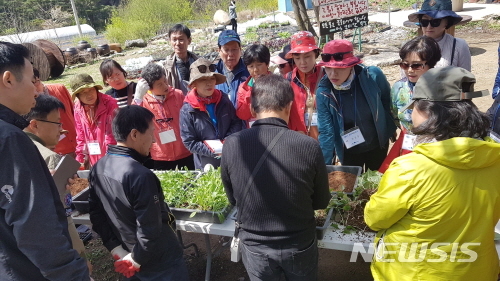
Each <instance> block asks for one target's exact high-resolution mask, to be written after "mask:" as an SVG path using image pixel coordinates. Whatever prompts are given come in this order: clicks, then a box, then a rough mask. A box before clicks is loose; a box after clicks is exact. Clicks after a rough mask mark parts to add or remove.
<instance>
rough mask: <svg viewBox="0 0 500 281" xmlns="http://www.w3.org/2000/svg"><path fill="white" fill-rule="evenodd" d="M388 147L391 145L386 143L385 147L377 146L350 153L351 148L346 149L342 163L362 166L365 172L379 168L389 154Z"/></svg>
mask: <svg viewBox="0 0 500 281" xmlns="http://www.w3.org/2000/svg"><path fill="white" fill-rule="evenodd" d="M388 147H389V145H386V147H385V148H377V149H373V150H370V151H367V152H363V153H359V154H354V153H349V150H348V149H345V150H344V161H343V162H342V165H344V166H360V167H362V168H363V171H364V172H366V171H367V170H368V169H370V170H372V171H375V170H378V169H379V168H380V165H382V162H384V159H385V157H386V156H387V150H388Z"/></svg>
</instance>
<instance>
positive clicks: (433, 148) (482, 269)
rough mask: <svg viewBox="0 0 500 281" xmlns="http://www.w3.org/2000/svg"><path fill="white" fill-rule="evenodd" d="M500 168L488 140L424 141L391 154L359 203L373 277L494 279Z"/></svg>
mask: <svg viewBox="0 0 500 281" xmlns="http://www.w3.org/2000/svg"><path fill="white" fill-rule="evenodd" d="M499 173H500V144H498V143H494V142H493V141H491V140H488V141H482V140H477V139H472V138H465V137H457V138H452V139H448V140H445V141H438V142H435V143H425V144H420V145H417V146H416V147H415V149H414V152H413V153H410V154H407V155H404V156H401V157H398V158H396V159H395V160H394V161H393V162H392V163H391V166H390V167H389V169H388V170H387V171H386V172H385V174H384V176H383V177H382V180H381V182H380V185H379V189H378V191H377V192H376V193H375V194H374V195H372V197H371V198H370V201H369V202H368V203H367V204H366V207H365V221H366V223H367V225H368V226H369V227H370V228H372V229H373V230H376V231H378V234H377V237H376V239H375V241H374V242H375V244H376V245H377V247H376V253H378V255H374V258H373V261H372V265H371V270H372V274H373V277H374V279H375V280H376V281H396V280H397V281H414V280H421V281H423V280H428V281H445V280H446V281H469V280H491V281H493V280H495V281H496V280H497V278H498V273H499V262H498V255H497V253H496V250H495V245H494V241H493V238H494V227H495V224H496V223H497V222H498V220H499V218H500V180H499V179H500V178H499V177H498V174H499ZM412 243H414V244H412ZM412 247H413V248H412ZM377 256H378V257H377Z"/></svg>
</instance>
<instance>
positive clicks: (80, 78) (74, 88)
mask: <svg viewBox="0 0 500 281" xmlns="http://www.w3.org/2000/svg"><path fill="white" fill-rule="evenodd" d="M69 86H70V88H71V92H72V93H71V98H72V99H73V100H74V99H75V97H76V95H77V94H78V93H80V92H81V91H83V90H85V89H88V88H96V89H97V90H102V86H101V85H98V84H96V83H95V82H94V79H92V76H90V75H88V74H84V73H80V74H76V75H74V76H73V77H71V79H70V80H69Z"/></svg>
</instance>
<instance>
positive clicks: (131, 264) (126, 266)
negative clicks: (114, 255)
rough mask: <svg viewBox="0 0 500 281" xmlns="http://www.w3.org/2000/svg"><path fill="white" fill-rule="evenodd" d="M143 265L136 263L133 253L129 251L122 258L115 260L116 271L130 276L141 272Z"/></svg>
mask: <svg viewBox="0 0 500 281" xmlns="http://www.w3.org/2000/svg"><path fill="white" fill-rule="evenodd" d="M140 269H141V265H140V264H138V263H136V262H135V261H134V259H133V258H132V254H131V253H128V254H127V255H126V256H124V257H123V258H122V259H120V260H117V261H115V271H116V272H119V273H121V274H123V276H125V277H127V278H130V277H132V276H134V274H135V273H136V272H139V270H140Z"/></svg>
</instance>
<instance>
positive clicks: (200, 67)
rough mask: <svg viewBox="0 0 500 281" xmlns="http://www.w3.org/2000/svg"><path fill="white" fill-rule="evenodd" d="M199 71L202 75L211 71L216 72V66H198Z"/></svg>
mask: <svg viewBox="0 0 500 281" xmlns="http://www.w3.org/2000/svg"><path fill="white" fill-rule="evenodd" d="M198 70H199V71H200V73H207V70H210V72H215V64H211V65H209V66H206V65H203V64H202V65H198Z"/></svg>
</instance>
